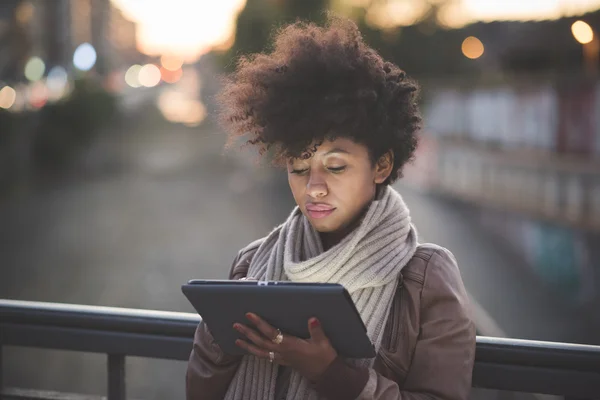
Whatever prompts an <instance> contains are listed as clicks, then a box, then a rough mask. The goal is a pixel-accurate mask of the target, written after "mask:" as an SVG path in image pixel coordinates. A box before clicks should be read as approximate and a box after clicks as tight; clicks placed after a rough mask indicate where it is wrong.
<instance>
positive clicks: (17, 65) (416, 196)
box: [0, 0, 600, 400]
mask: <svg viewBox="0 0 600 400" xmlns="http://www.w3.org/2000/svg"><path fill="white" fill-rule="evenodd" d="M534 3H535V4H534ZM330 12H332V13H333V14H329V13H330ZM326 15H340V16H341V17H343V18H345V17H347V18H349V19H351V20H352V21H353V22H355V23H356V26H357V27H358V28H359V30H360V32H361V35H362V38H363V40H364V42H365V43H366V44H367V45H368V46H369V47H371V48H373V49H375V50H376V51H377V52H378V53H379V54H380V55H381V56H382V58H383V59H384V60H385V61H388V62H391V63H394V64H397V65H398V66H399V67H400V68H401V69H402V70H404V71H406V73H407V76H409V77H410V78H413V79H414V80H416V81H417V82H418V84H419V86H420V99H419V109H420V113H421V114H422V117H423V126H422V129H421V130H420V132H419V146H418V148H417V150H416V153H415V160H414V162H413V163H410V164H407V165H405V166H404V178H403V179H401V180H400V181H399V182H398V183H396V184H395V188H396V189H397V190H398V191H399V192H400V193H401V194H402V195H403V197H404V199H405V201H406V203H407V204H408V206H409V208H410V210H411V215H412V218H413V221H414V223H415V224H416V227H417V230H418V232H419V238H420V242H433V243H435V244H438V245H441V246H444V247H446V248H448V249H449V250H451V251H452V253H453V254H454V255H455V257H456V259H457V261H458V264H459V267H460V270H461V273H462V277H463V280H464V283H465V286H466V288H467V291H468V293H469V295H470V298H471V303H472V312H473V318H474V320H475V323H476V325H477V329H478V334H479V335H481V336H497V337H509V338H517V339H530V340H543V341H557V342H566V343H582V344H596V345H600V311H599V310H600V79H599V77H600V35H599V34H598V33H599V32H600V0H569V1H559V2H556V1H555V2H552V1H541V2H506V1H500V0H498V1H491V0H490V1H469V0H456V1H455V0H440V1H424V0H383V1H358V0H310V1H291V0H281V1H268V0H220V1H212V2H203V1H192V0H178V1H176V2H171V3H168V4H167V3H164V2H140V1H137V0H53V1H52V2H50V1H44V0H2V1H1V2H0V299H16V300H29V301H43V302H57V303H71V304H85V305H98V306H109V307H126V308H140V309H150V310H167V311H181V312H194V310H193V308H192V306H191V305H190V304H189V303H188V302H187V300H186V299H185V297H184V296H183V295H182V293H181V290H180V287H181V285H182V284H183V283H185V282H187V281H188V280H189V279H194V278H206V279H218V278H226V277H227V274H228V272H229V269H230V267H231V262H232V260H233V259H234V257H235V256H236V254H237V252H238V250H239V249H241V248H242V247H244V246H245V245H247V244H248V243H249V242H251V241H253V240H255V239H257V238H260V237H263V236H265V235H266V234H268V233H269V231H270V230H271V229H273V228H274V227H275V226H276V225H278V224H279V223H281V222H283V221H284V220H285V218H286V217H287V216H288V215H289V213H290V211H291V209H292V207H294V201H293V198H292V196H291V193H290V190H289V188H288V183H287V173H286V171H283V170H279V169H276V168H273V167H272V166H270V165H267V162H263V163H262V164H260V163H259V160H258V157H256V155H255V154H253V153H252V152H251V151H252V149H242V150H239V148H238V147H239V146H237V144H234V145H233V146H232V148H231V149H226V148H225V142H226V137H225V135H224V133H223V132H221V131H220V129H219V128H217V124H216V120H217V118H216V117H217V115H218V114H217V111H218V107H217V105H218V104H217V103H218V101H217V99H216V98H215V96H216V95H217V94H218V93H219V91H220V90H221V88H222V87H223V86H222V83H223V80H222V79H221V78H223V77H224V76H226V75H227V74H230V73H231V72H233V71H234V70H235V68H236V63H238V62H239V61H240V60H243V58H240V57H243V56H247V55H251V54H253V53H257V52H261V51H263V50H265V49H269V48H270V46H271V41H272V38H273V36H272V33H273V32H275V28H276V27H279V26H283V25H285V24H287V23H289V22H291V21H296V20H298V19H300V20H305V21H310V22H314V23H317V24H322V23H324V22H325V20H326V18H325V16H326ZM282 43H283V42H282ZM307 48H308V47H307ZM326 53H327V54H329V51H328V52H326ZM291 54H295V53H294V52H292V53H291ZM332 54H335V53H332ZM249 59H252V56H250V58H248V59H247V60H249ZM243 62H244V61H242V63H243ZM277 62H278V65H279V63H280V62H279V61H277ZM288 64H289V65H292V63H288ZM289 65H286V64H285V63H284V64H282V65H281V67H280V66H278V67H277V68H276V69H275V71H276V72H277V73H279V72H282V71H288V70H293V69H294V68H293V66H292V68H289V69H288V67H289ZM383 70H384V71H385V70H386V68H383ZM335 71H336V74H337V71H338V69H336V70H335ZM378 72H379V70H378ZM340 76H345V75H340ZM306 79H308V78H306ZM344 79H345V78H344ZM386 79H387V78H386ZM359 81H361V79H359ZM304 82H305V81H304V80H303V81H302V84H301V85H299V86H297V85H296V86H294V85H292V86H289V87H293V88H294V89H293V90H298V93H302V92H303V91H305V88H310V87H311V86H310V82H307V84H306V85H305V84H304ZM319 82H320V81H319ZM250 86H252V85H250ZM258 86H259V87H261V88H262V87H263V86H265V87H268V86H269V85H262V84H260V85H258ZM334 86H335V85H334ZM337 86H339V87H343V90H346V89H347V88H350V89H349V90H354V89H352V87H353V83H352V82H349V83H348V85H346V82H345V81H344V82H342V83H341V84H339V85H337ZM337 86H336V87H333V86H332V88H331V89H327V90H330V91H331V93H329V92H327V95H326V96H322V97H323V99H322V100H327V99H337V98H338V97H339V96H340V93H342V91H343V90H342V89H340V88H337ZM285 87H286V90H288V89H287V88H289V87H288V86H285ZM248 90H250V89H248ZM253 90H254V89H253ZM261 90H262V89H261ZM341 90H342V91H341ZM244 93H245V92H244ZM349 93H350V92H349ZM369 93H371V92H370V91H369ZM374 93H375V92H374ZM411 93H412V92H411ZM293 94H295V93H291V92H290V96H289V98H290V99H293V96H291V95H293ZM354 95H356V96H359V95H360V96H359V98H361V99H362V98H363V97H362V96H363V91H362V90H359V91H358V92H357V93H355V94H353V95H352V96H354ZM370 96H371V95H370V94H369V97H370ZM377 96H379V94H378V92H377V93H376V97H377ZM284 97H286V98H287V97H288V92H287V91H286V92H285V93H284ZM385 97H386V96H383V97H382V98H383V100H384V102H385V101H388V100H389V99H388V100H385ZM336 101H337V100H336ZM369 101H370V100H369ZM378 101H379V100H378ZM311 102H312V98H311ZM282 103H283V102H282ZM232 104H233V103H227V105H226V106H225V107H230V106H232ZM293 104H294V105H296V103H293ZM340 104H341V103H340ZM382 104H383V103H382ZM394 104H395V103H394ZM233 107H234V109H235V104H234V105H233ZM253 107H254V106H253ZM360 107H362V103H361V104H360ZM360 107H359V108H360ZM386 107H387V106H386ZM297 108H298V107H295V108H293V113H294V114H295V113H296V109H297ZM300 108H302V107H300ZM362 108H364V109H365V110H366V113H367V114H368V113H369V112H371V111H368V110H369V108H368V107H362ZM377 109H379V108H377ZM373 110H375V108H374V109H373ZM254 111H255V109H254V108H252V111H248V112H246V116H248V115H252V114H253V113H254ZM302 111H305V110H302V109H298V113H299V115H301V112H302ZM319 112H321V109H319V110H317V112H315V113H316V114H318V113H319ZM323 112H326V113H331V111H327V110H326V109H324V111H323ZM315 113H310V114H308V115H309V117H310V119H311V121H312V117H313V114H315ZM357 114H358V115H359V114H360V113H357ZM241 115H243V114H241ZM331 115H336V114H331ZM365 115H366V114H365ZM380 117H381V116H380V115H379V114H377V116H376V117H375V118H376V120H377V121H379V118H380ZM384 117H385V116H384ZM236 118H239V116H238V115H235V116H234V117H233V119H236ZM242 118H244V117H242ZM386 118H387V117H386ZM411 121H412V119H411ZM262 123H263V122H261V124H262ZM265 123H268V122H265ZM372 125H377V124H370V125H368V126H369V127H370V126H372ZM262 126H263V125H261V127H262ZM261 129H262V128H261ZM311 129H313V127H309V129H308V130H309V131H310V130H311ZM314 129H318V128H314ZM369 129H370V128H368V129H367V130H369ZM243 130H244V131H246V130H247V129H246V127H245V126H244V128H243ZM282 130H283V131H285V133H286V134H288V133H289V132H287V130H285V129H282ZM303 130H305V131H306V130H307V129H303ZM340 130H342V131H343V130H344V129H341V128H340ZM402 132H403V133H404V131H402ZM248 138H249V137H247V138H245V139H248ZM236 140H237V139H236ZM238 144H239V143H238ZM249 147H252V146H249ZM0 325H2V324H0ZM0 328H2V326H0ZM24 336H25V335H24ZM1 337H2V332H1V331H0V339H1ZM4 337H6V336H4ZM19 337H20V336H19ZM0 342H1V341H0ZM5 343H6V342H5ZM10 344H11V343H10V342H9V346H5V345H2V343H0V346H1V347H0V350H1V351H0V362H1V363H2V364H1V365H0V367H1V368H0V392H1V391H2V390H3V388H9V389H11V388H17V389H33V390H49V391H56V392H68V393H81V394H90V395H97V396H104V395H106V389H107V388H106V381H107V366H106V355H105V354H89V353H78V352H67V351H54V350H46V349H38V348H16V347H11V346H10ZM12 344H13V345H14V342H13V343H12ZM36 345H37V343H36ZM536 346H537V344H536ZM511 351H512V349H511ZM132 354H133V353H132ZM526 357H530V355H529V353H527V356H526ZM544 357H545V356H544ZM550 358H552V356H550ZM126 360H127V361H126V362H127V366H126V371H127V372H126V374H127V396H128V398H132V399H146V400H163V399H182V398H184V397H185V393H184V392H185V385H184V378H185V369H186V364H185V363H184V362H175V361H166V360H150V359H141V358H136V357H129V356H127V358H126ZM527 362H529V360H528V361H527ZM576 362H577V363H578V362H579V359H577V361H576ZM557 363H559V364H560V363H562V359H561V360H559V361H557ZM479 365H481V364H479ZM561 365H562V364H561ZM553 367H554V366H553ZM544 368H546V366H544ZM568 372H569V374H570V373H572V372H576V371H573V370H569V371H568ZM577 372H581V371H577ZM499 376H505V375H503V374H500V375H499ZM506 376H508V375H506ZM544 376H548V375H544ZM569 377H571V375H569ZM501 379H503V378H501ZM544 379H546V378H544ZM506 381H510V379H506ZM509 383H510V382H509ZM492 387H499V386H492ZM512 387H513V388H515V387H517V386H512ZM538 389H539V387H538V388H537V389H536V390H538ZM519 390H525V388H523V387H519ZM550 390H555V389H550ZM560 393H563V394H565V393H566V392H560ZM522 395H523V397H522V398H523V399H528V400H530V399H531V398H532V395H531V394H522ZM53 396H54V397H52V396H50V397H51V398H56V397H57V396H55V395H53ZM533 396H534V397H537V398H538V400H540V396H539V395H533ZM0 397H2V394H1V393H0ZM58 397H60V396H58ZM60 398H62V397H60ZM94 398H96V397H94ZM479 398H485V399H498V400H499V399H503V400H507V399H509V400H515V399H521V394H519V395H517V396H513V395H511V394H510V392H499V391H495V390H490V391H487V392H486V391H482V390H474V395H473V397H472V399H473V400H474V399H479Z"/></svg>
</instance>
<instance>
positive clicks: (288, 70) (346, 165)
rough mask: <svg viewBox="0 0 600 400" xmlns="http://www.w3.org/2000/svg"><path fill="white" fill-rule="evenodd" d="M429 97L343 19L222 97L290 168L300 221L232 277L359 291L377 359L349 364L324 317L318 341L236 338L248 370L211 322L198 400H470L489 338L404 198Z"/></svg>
mask: <svg viewBox="0 0 600 400" xmlns="http://www.w3.org/2000/svg"><path fill="white" fill-rule="evenodd" d="M416 92H417V85H416V84H415V83H414V82H412V81H410V80H408V79H407V78H406V76H405V74H404V72H403V71H401V70H400V69H399V68H398V67H396V66H395V65H393V64H390V63H388V62H385V61H384V60H382V59H381V57H380V56H379V55H378V54H377V53H376V52H375V51H374V50H372V49H371V48H369V47H368V46H367V45H366V44H365V43H364V42H363V40H362V38H361V35H360V33H359V31H358V29H357V27H356V25H354V24H353V23H352V22H350V21H347V20H342V19H331V20H330V21H329V24H328V25H327V26H326V27H325V28H321V27H317V26H315V25H312V24H302V23H296V24H293V25H290V26H287V27H285V28H284V29H282V30H281V31H279V33H278V35H277V36H276V40H275V46H274V50H273V51H272V52H271V53H270V54H259V55H255V56H253V57H251V58H244V59H242V61H241V62H240V63H239V64H238V67H237V70H236V72H235V73H234V74H233V75H232V76H231V77H230V78H229V80H228V81H227V82H226V84H225V86H224V88H223V90H222V92H221V94H220V97H219V102H220V104H221V105H222V108H223V112H222V114H221V117H222V121H223V123H224V126H225V128H226V129H227V131H228V132H229V133H230V138H231V139H235V138H237V137H239V136H246V137H247V142H248V143H249V144H251V145H254V146H257V147H258V149H259V153H260V154H270V155H271V156H272V157H273V158H274V161H275V162H277V163H279V164H282V165H285V166H286V168H287V172H288V180H289V185H290V188H291V191H292V194H293V196H294V199H295V201H296V203H297V205H298V206H297V207H296V208H295V209H294V210H293V212H292V213H291V215H290V216H289V217H288V219H287V220H286V221H285V222H284V223H283V224H282V225H280V226H279V227H277V228H275V230H273V232H271V233H270V234H269V235H268V236H267V237H265V238H263V239H261V240H258V241H256V242H254V243H252V244H250V245H249V246H247V247H246V248H244V249H242V250H241V251H240V252H239V254H238V256H237V258H236V259H235V261H234V263H233V266H232V269H231V272H230V275H229V278H230V279H259V280H292V281H297V282H335V283H340V284H342V285H344V286H345V287H346V289H348V291H349V293H350V294H351V297H352V299H353V300H354V302H355V304H356V306H357V309H358V311H359V313H360V315H361V317H362V318H363V321H364V322H365V326H366V327H367V334H368V335H369V337H370V339H371V340H372V342H373V343H374V345H375V348H376V349H377V352H378V355H377V357H376V358H375V359H371V360H344V359H342V358H341V357H339V356H338V355H337V353H336V351H335V349H334V348H333V347H332V346H331V344H330V343H329V341H328V339H327V337H326V335H325V334H324V332H323V330H322V329H321V328H320V323H319V321H318V320H316V319H314V318H312V319H311V320H310V321H307V324H308V326H309V331H310V333H311V337H310V339H308V340H303V339H299V338H296V337H292V336H290V335H286V334H282V333H281V332H280V331H278V330H277V327H273V326H270V325H268V324H267V323H266V322H265V321H263V320H262V319H261V318H260V316H257V315H255V314H248V315H247V318H248V320H247V321H239V322H240V323H239V324H236V325H235V326H234V327H232V329H237V330H238V331H239V332H241V333H242V334H243V335H244V337H245V338H246V340H241V341H238V343H237V344H238V346H240V347H241V348H243V349H245V350H247V352H248V355H246V356H243V357H237V356H230V355H227V354H224V353H223V352H222V351H221V350H220V348H219V346H218V345H217V344H216V343H215V342H214V340H213V338H212V336H211V334H210V331H209V330H208V328H207V327H206V326H205V325H204V324H203V323H200V325H199V326H198V329H197V331H196V335H195V339H194V348H193V351H192V354H191V356H190V361H189V364H188V371H187V398H188V399H189V400H191V399H223V398H224V399H261V400H262V399H321V398H326V399H452V400H454V399H456V400H458V399H466V398H467V397H468V393H469V391H470V386H471V370H472V367H473V361H474V352H475V330H474V327H473V324H472V322H471V320H470V318H469V313H468V309H467V308H468V300H467V295H466V293H465V289H464V286H463V283H462V280H461V277H460V273H459V270H458V268H457V265H456V261H455V259H454V257H453V256H452V254H451V253H450V252H449V251H448V250H446V249H444V248H441V247H439V246H436V245H419V244H418V243H417V233H416V231H415V228H414V227H413V225H412V224H411V222H410V215H409V210H408V208H407V207H406V205H405V204H404V202H403V201H402V198H401V196H400V195H399V194H398V193H397V192H396V191H395V190H394V189H392V188H391V187H390V186H389V185H390V184H391V183H392V182H394V181H395V180H396V179H397V178H398V177H399V176H400V175H401V171H402V167H403V166H404V165H405V164H406V163H407V162H408V161H409V160H410V159H411V157H412V156H413V153H414V151H415V148H416V143H417V139H416V134H417V131H418V129H419V125H420V121H421V119H420V117H419V113H418V108H417V97H416Z"/></svg>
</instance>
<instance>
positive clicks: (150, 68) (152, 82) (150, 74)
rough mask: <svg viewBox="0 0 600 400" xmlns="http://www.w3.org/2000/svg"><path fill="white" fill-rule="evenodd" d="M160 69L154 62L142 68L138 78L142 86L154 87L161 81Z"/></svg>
mask: <svg viewBox="0 0 600 400" xmlns="http://www.w3.org/2000/svg"><path fill="white" fill-rule="evenodd" d="M160 79H161V75H160V69H158V67H157V66H156V65H154V64H146V65H144V66H143V67H142V68H141V69H140V73H139V75H138V80H139V82H140V84H141V85H142V86H145V87H154V86H156V85H158V84H159V83H160Z"/></svg>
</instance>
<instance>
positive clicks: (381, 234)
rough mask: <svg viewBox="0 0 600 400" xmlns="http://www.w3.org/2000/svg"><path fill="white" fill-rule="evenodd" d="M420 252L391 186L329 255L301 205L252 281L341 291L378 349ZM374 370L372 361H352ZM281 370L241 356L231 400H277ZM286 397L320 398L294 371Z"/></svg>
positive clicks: (261, 253) (265, 249)
mask: <svg viewBox="0 0 600 400" xmlns="http://www.w3.org/2000/svg"><path fill="white" fill-rule="evenodd" d="M416 247H417V233H416V230H415V228H414V226H413V225H412V224H411V220H410V215H409V210H408V208H407V207H406V205H405V204H404V201H403V200H402V197H401V196H400V194H398V192H396V191H395V190H394V189H392V188H390V187H389V186H385V187H383V188H382V190H380V191H379V193H378V195H377V197H376V198H375V199H374V200H373V201H372V202H371V204H370V205H369V208H368V209H367V211H366V213H365V215H364V216H363V218H362V220H361V222H360V224H359V226H358V227H357V228H356V229H355V230H354V231H353V232H351V233H350V234H348V235H347V236H346V237H345V238H344V239H342V241H341V242H340V243H338V244H337V245H335V246H334V247H332V248H330V249H329V250H327V251H323V245H322V243H321V240H320V238H319V234H318V233H317V232H316V231H315V230H314V229H313V228H312V226H311V225H310V223H309V221H308V220H307V219H306V218H305V217H304V216H303V215H302V213H301V211H300V210H299V208H298V207H296V208H295V209H294V211H293V212H292V213H291V215H290V216H289V217H288V219H287V220H286V221H285V222H284V223H283V224H282V225H280V226H278V227H277V228H275V229H274V230H273V231H272V232H271V233H270V234H269V235H268V236H267V238H266V239H265V241H264V242H263V243H262V244H261V245H260V247H259V248H258V250H257V252H256V253H255V255H254V258H253V259H252V261H251V263H250V268H249V270H248V276H252V277H254V278H256V279H258V280H271V281H286V280H291V281H294V282H324V283H339V284H341V285H343V286H344V287H345V288H346V289H347V290H348V292H349V293H350V296H351V297H352V300H353V301H354V304H355V305H356V308H357V310H358V312H359V313H360V316H361V317H362V320H363V321H364V323H365V326H366V328H367V335H368V336H369V338H370V339H371V341H372V342H373V344H374V346H375V349H376V350H377V351H378V350H379V347H380V345H381V341H382V337H383V332H384V327H385V324H386V321H387V318H388V315H389V313H390V307H391V303H392V299H393V296H394V293H395V291H396V285H397V280H398V278H399V273H400V271H401V270H402V268H403V267H404V266H405V265H406V264H407V263H408V261H409V260H410V259H411V257H412V256H413V254H414V252H415V250H416ZM352 361H353V362H355V363H356V364H357V365H366V366H371V365H372V363H373V361H374V360H372V359H370V360H352ZM277 371H278V367H277V364H276V363H273V364H271V363H270V362H269V360H265V359H260V358H257V357H255V356H252V355H247V356H244V357H243V358H242V361H241V363H240V366H239V368H238V370H237V372H236V374H235V376H234V378H233V380H232V382H231V384H230V386H229V389H228V391H227V394H226V396H225V399H226V400H241V399H250V400H274V396H275V383H276V380H277ZM287 399H288V400H289V399H311V400H316V399H319V395H318V394H317V392H316V391H314V389H312V388H311V387H310V385H309V382H308V380H307V379H305V378H304V377H302V376H301V375H300V374H298V373H297V372H296V371H293V372H292V374H291V378H290V381H289V388H288V394H287Z"/></svg>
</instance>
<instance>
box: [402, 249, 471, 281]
mask: <svg viewBox="0 0 600 400" xmlns="http://www.w3.org/2000/svg"><path fill="white" fill-rule="evenodd" d="M403 273H405V274H408V275H412V276H413V277H414V278H417V279H418V280H419V281H421V282H425V281H427V280H429V279H428V278H434V279H435V278H436V276H437V275H445V276H446V277H447V278H449V279H450V278H451V279H453V280H455V279H459V280H461V282H462V279H461V277H460V270H459V268H458V263H457V261H456V257H454V254H452V252H451V251H450V250H448V249H446V248H445V247H442V246H439V245H437V244H433V243H424V244H420V245H419V246H418V247H417V250H416V251H415V254H414V255H413V257H412V259H411V260H410V261H409V263H408V264H407V265H406V267H405V268H404V270H403Z"/></svg>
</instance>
